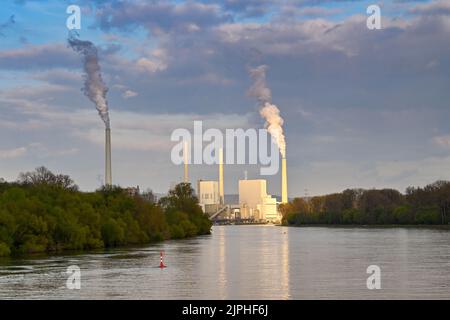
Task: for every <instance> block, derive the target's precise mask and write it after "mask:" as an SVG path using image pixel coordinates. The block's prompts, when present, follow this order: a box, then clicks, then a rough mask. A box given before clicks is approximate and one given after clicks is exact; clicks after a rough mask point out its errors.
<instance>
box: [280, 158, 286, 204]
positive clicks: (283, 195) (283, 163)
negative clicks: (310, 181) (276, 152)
mask: <svg viewBox="0 0 450 320" xmlns="http://www.w3.org/2000/svg"><path fill="white" fill-rule="evenodd" d="M281 203H288V191H287V172H286V157H285V156H284V157H282V159H281Z"/></svg>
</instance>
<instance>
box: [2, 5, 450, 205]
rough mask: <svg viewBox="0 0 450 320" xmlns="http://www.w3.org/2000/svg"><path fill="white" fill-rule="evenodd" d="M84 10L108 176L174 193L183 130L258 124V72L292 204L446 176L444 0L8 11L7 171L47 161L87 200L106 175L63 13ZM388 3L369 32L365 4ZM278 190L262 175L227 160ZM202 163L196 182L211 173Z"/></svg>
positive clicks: (232, 172) (232, 182)
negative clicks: (197, 124) (252, 91)
mask: <svg viewBox="0 0 450 320" xmlns="http://www.w3.org/2000/svg"><path fill="white" fill-rule="evenodd" d="M69 4H76V5H79V6H80V7H81V9H82V14H81V30H79V32H78V33H79V36H80V38H81V39H83V40H89V41H92V42H93V43H94V44H95V45H96V46H97V47H98V49H99V59H100V60H99V63H100V66H101V69H102V75H103V78H104V81H105V83H106V85H107V86H108V87H109V91H108V94H107V97H108V101H109V107H110V117H111V127H112V141H113V182H114V183H115V184H119V185H121V186H124V187H126V186H136V185H139V186H140V188H141V189H147V188H150V189H152V190H153V191H155V192H157V193H164V192H166V191H167V190H168V189H169V188H170V187H171V186H173V185H174V184H175V183H177V182H179V181H180V180H181V179H182V176H183V168H182V166H176V165H174V164H173V163H172V162H171V159H170V152H171V148H172V147H173V145H174V143H173V142H171V141H170V136H171V133H172V132H173V130H175V129H177V128H187V129H189V130H192V128H193V122H194V121H195V120H201V121H203V123H204V127H205V128H218V129H221V130H225V129H227V128H262V127H263V126H264V120H263V119H262V118H261V117H260V116H259V113H258V105H257V101H255V99H254V98H253V97H251V96H249V94H248V89H249V88H250V86H251V85H252V80H251V78H250V77H249V74H248V70H249V68H251V67H255V66H258V65H262V64H264V65H267V66H268V70H267V79H266V80H267V84H268V86H269V87H270V89H271V91H272V99H273V102H274V103H275V104H276V105H277V106H278V108H279V109H280V110H281V116H282V117H283V118H284V120H285V123H284V130H285V133H286V142H287V163H288V182H289V196H290V197H294V196H303V195H304V194H305V193H307V194H308V195H321V194H327V193H333V192H341V191H342V190H344V189H346V188H396V189H398V190H400V191H402V192H403V191H404V190H405V188H406V187H408V186H424V185H426V184H428V183H432V182H434V181H436V180H440V179H443V180H450V126H449V121H448V119H449V118H450V110H449V101H450V99H449V98H450V90H449V89H450V1H449V0H435V1H408V0H398V1H396V0H392V1H378V2H376V1H358V0H353V1H350V0H349V1H338V0H296V1H293V0H247V1H243V0H222V1H219V0H210V1H206V0H204V1H202V0H191V1H159V0H154V1H140V0H135V1H132V0H123V1H119V0H109V1H108V0H105V1H87V0H79V1H75V0H72V1H62V0H59V1H56V0H48V1H42V0H40V1H33V0H6V1H2V4H1V10H0V110H1V112H0V177H3V178H5V179H6V180H8V181H13V180H15V179H16V178H17V176H18V175H19V173H20V172H23V171H31V170H33V169H34V168H36V167H38V166H41V165H44V166H46V167H48V168H49V169H50V170H52V171H55V172H61V173H65V174H69V175H70V176H71V177H72V178H73V179H74V180H75V181H76V183H77V184H78V185H79V186H80V188H81V189H82V190H86V191H90V190H94V189H96V188H98V187H99V186H100V185H101V183H102V179H103V175H104V145H103V144H104V126H103V123H102V121H101V119H100V118H99V117H98V114H97V112H96V110H95V106H94V105H93V104H92V102H91V101H90V100H89V99H87V98H86V97H85V96H84V94H83V92H82V91H81V88H82V87H83V66H82V61H81V58H80V56H78V55H77V54H76V53H75V52H73V51H72V50H71V49H70V48H69V47H68V45H67V37H68V30H67V28H66V19H67V17H68V14H67V13H66V8H67V6H68V5H69ZM371 4H378V5H379V6H380V7H381V14H382V28H381V29H380V30H369V29H368V28H367V26H366V20H367V17H368V15H367V13H366V9H367V7H368V6H369V5H371ZM245 170H247V171H248V177H249V178H255V179H257V178H265V179H267V180H268V189H269V190H268V191H269V192H270V193H271V194H276V195H278V194H279V193H280V191H279V190H280V182H281V179H280V176H279V175H275V176H270V177H261V176H259V166H257V165H226V166H225V177H226V178H225V192H226V193H227V194H235V193H237V186H238V179H241V178H243V177H244V171H245ZM217 171H218V170H217V168H216V167H215V166H208V165H192V166H191V169H190V178H191V181H193V182H194V185H195V181H197V180H198V179H217V174H218V172H217Z"/></svg>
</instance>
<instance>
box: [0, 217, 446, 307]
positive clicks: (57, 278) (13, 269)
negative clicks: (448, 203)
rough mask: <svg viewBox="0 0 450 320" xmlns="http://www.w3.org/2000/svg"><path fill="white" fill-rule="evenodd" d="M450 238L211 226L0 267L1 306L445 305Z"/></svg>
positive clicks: (435, 233) (429, 233)
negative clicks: (77, 272)
mask: <svg viewBox="0 0 450 320" xmlns="http://www.w3.org/2000/svg"><path fill="white" fill-rule="evenodd" d="M449 234H450V233H449V231H439V230H430V229H428V230H420V229H351V228H338V229H333V228H284V227H274V226H221V227H214V228H213V234H212V235H210V236H203V237H198V238H194V239H188V240H177V241H167V242H164V243H160V244H155V245H151V246H147V247H143V248H142V247H141V248H129V249H117V250H111V251H106V252H98V253H92V254H82V255H65V256H55V257H38V258H29V259H9V260H5V259H3V260H0V299H11V298H25V299H43V298H45V299H61V298H64V299H191V298H192V299H256V300H259V299H385V298H394V299H403V298H416V299H423V298H436V299H449V298H450V277H449V274H448V270H450V237H449ZM160 251H165V254H166V255H165V263H166V265H167V266H168V268H166V269H163V270H161V269H159V268H158V265H159V252H160ZM371 264H376V265H379V266H380V267H381V270H382V290H368V289H367V287H366V279H367V276H368V275H367V274H366V268H367V266H369V265H371ZM70 265H78V266H79V267H80V268H81V271H82V276H81V278H82V285H81V287H82V289H81V290H68V289H66V287H65V283H66V279H67V275H66V274H65V271H66V270H67V267H68V266H70Z"/></svg>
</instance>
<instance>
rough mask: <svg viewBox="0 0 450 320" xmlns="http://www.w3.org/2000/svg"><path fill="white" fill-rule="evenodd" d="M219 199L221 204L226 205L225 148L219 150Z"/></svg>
mask: <svg viewBox="0 0 450 320" xmlns="http://www.w3.org/2000/svg"><path fill="white" fill-rule="evenodd" d="M219 198H220V204H224V203H225V196H224V191H223V148H220V149H219Z"/></svg>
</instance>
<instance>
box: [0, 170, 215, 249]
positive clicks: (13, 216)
mask: <svg viewBox="0 0 450 320" xmlns="http://www.w3.org/2000/svg"><path fill="white" fill-rule="evenodd" d="M148 199H149V197H141V196H139V195H138V196H133V197H131V196H129V195H128V194H127V193H126V192H125V191H124V190H123V189H122V188H120V187H118V186H114V187H102V188H101V189H99V190H97V191H95V192H80V191H79V189H78V186H77V185H76V184H75V183H74V181H73V180H72V179H71V178H70V177H69V176H66V175H57V174H53V173H52V172H51V171H49V170H48V169H46V168H45V167H40V168H37V169H36V171H33V172H27V173H22V174H20V176H19V179H18V180H17V181H16V182H13V183H8V182H5V181H4V180H0V256H8V255H12V254H25V253H37V252H60V251H63V250H88V249H97V248H108V247H116V246H122V245H133V244H145V243H149V242H154V241H161V240H164V239H179V238H185V237H192V236H196V235H203V234H209V233H210V230H211V222H210V220H209V219H208V217H207V216H206V215H205V214H204V213H203V211H202V209H201V208H200V206H199V205H198V199H197V198H196V196H195V194H194V190H193V189H192V187H191V185H190V184H189V183H181V184H178V185H177V186H175V187H174V188H173V189H172V190H170V191H169V193H168V195H167V196H166V197H164V198H161V199H160V200H159V201H158V202H156V203H155V202H153V201H149V200H148ZM150 199H151V197H150Z"/></svg>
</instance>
